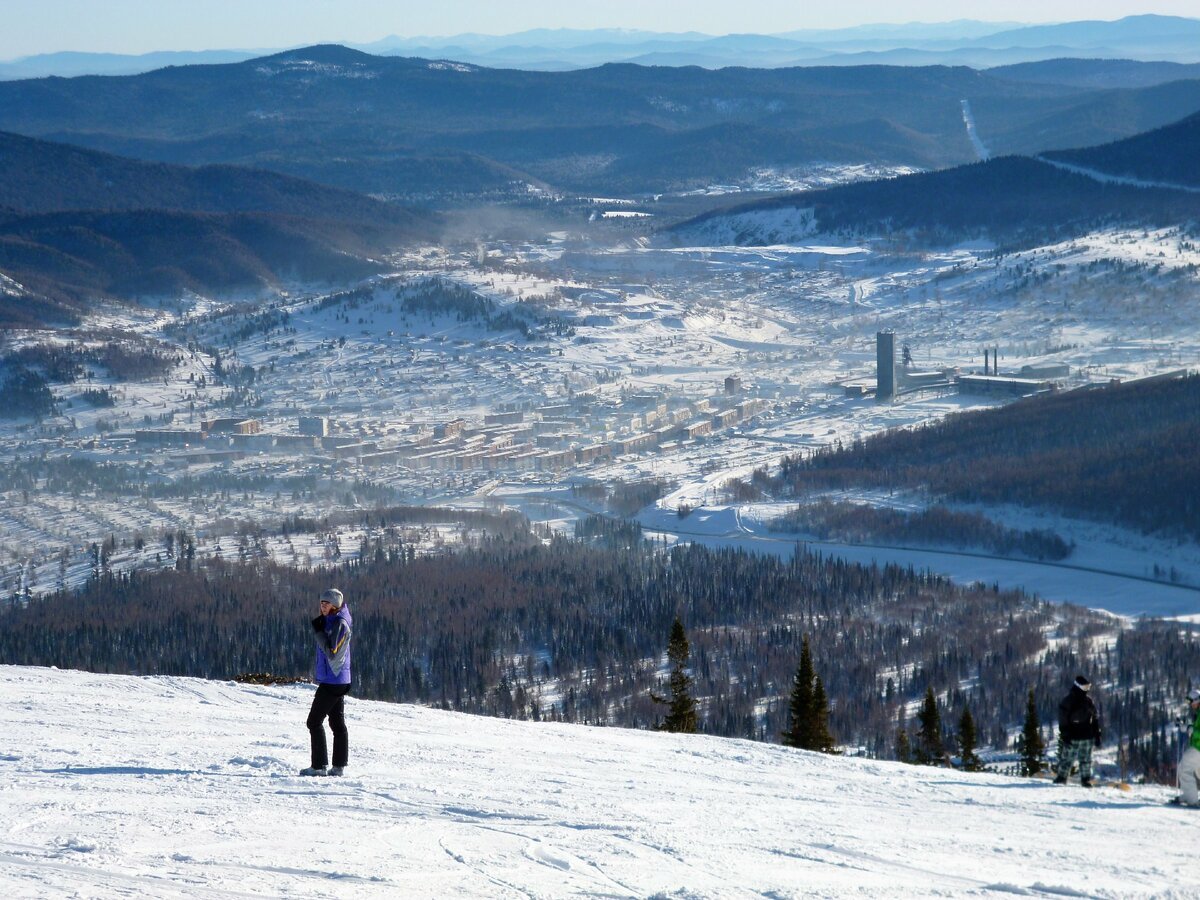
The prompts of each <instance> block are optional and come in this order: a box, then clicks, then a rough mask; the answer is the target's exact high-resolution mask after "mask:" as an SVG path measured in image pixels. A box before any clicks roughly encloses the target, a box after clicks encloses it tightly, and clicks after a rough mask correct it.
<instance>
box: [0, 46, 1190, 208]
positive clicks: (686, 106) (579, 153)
mask: <svg viewBox="0 0 1200 900" xmlns="http://www.w3.org/2000/svg"><path fill="white" fill-rule="evenodd" d="M738 37H739V39H740V36H738ZM767 43H768V44H770V43H772V42H767ZM963 100H968V101H969V102H970V105H971V108H972V110H973V111H974V115H975V118H976V121H977V124H978V128H979V131H980V134H981V136H982V137H983V139H984V141H985V142H986V144H987V146H988V147H989V148H990V149H991V150H992V151H993V152H995V153H998V154H1003V153H1035V152H1040V151H1043V150H1046V149H1057V148H1067V147H1075V146H1084V145H1087V144H1092V143H1100V142H1103V141H1107V140H1113V139H1117V138H1123V137H1128V136H1130V135H1132V134H1135V133H1137V132H1138V131H1144V130H1147V129H1149V128H1153V127H1156V126H1159V125H1164V124H1167V123H1168V122H1170V121H1173V120H1175V119H1178V118H1181V117H1182V116H1184V115H1187V114H1189V113H1192V112H1197V111H1200V81H1181V82H1173V83H1171V84H1167V85H1158V86H1154V87H1148V88H1138V89H1127V90H1119V91H1118V90H1089V89H1083V88H1078V87H1073V86H1064V85H1054V84H1042V83H1036V82H1022V81H1014V80H1010V79H1004V78H999V77H996V76H993V75H990V74H988V73H987V72H978V71H975V70H973V69H970V68H967V67H962V66H957V67H949V66H928V67H921V68H905V67H886V66H851V67H838V66H825V67H807V68H788V69H764V68H754V69H750V68H727V69H721V70H719V71H709V70H706V69H699V68H653V67H645V66H636V65H632V64H628V63H621V64H610V65H604V66H600V67H597V68H591V69H583V70H579V71H574V72H558V73H554V72H526V71H518V70H514V69H495V68H483V67H479V66H473V65H464V64H461V63H458V62H453V61H447V60H433V59H416V58H404V57H380V56H372V55H370V54H367V53H363V52H361V51H359V50H355V49H352V48H346V47H340V46H336V45H318V46H315V47H305V48H299V49H295V50H287V51H283V52H280V53H277V54H273V55H271V56H266V57H259V58H257V59H252V60H246V61H244V62H240V63H232V64H229V65H213V66H209V65H205V66H185V67H178V68H170V69H161V70H158V71H155V72H150V73H146V74H143V75H136V76H127V77H112V78H76V79H65V80H64V79H34V80H28V81H18V82H0V129H3V130H8V131H10V132H17V133H20V134H24V135H28V136H31V137H39V138H52V139H54V140H59V141H64V142H67V143H71V144H76V145H80V146H86V147H89V148H93V149H98V150H105V151H108V152H111V153H117V154H120V155H122V156H128V157H135V158H139V159H145V160H157V161H161V162H170V163H182V164H187V165H204V164H236V165H241V166H252V167H256V168H263V169H270V170H272V171H276V172H283V173H286V174H290V175H294V176H298V177H302V178H306V179H309V180H319V181H322V182H323V183H326V184H329V185H336V186H338V187H342V188H348V189H351V190H354V191H357V192H360V193H365V192H370V193H372V194H377V195H380V196H383V197H389V198H400V199H407V200H412V201H416V202H429V198H436V197H438V196H442V197H453V198H464V197H469V196H471V195H488V194H495V193H502V192H508V193H509V194H511V195H512V196H514V197H521V196H527V192H528V187H529V186H531V185H532V186H536V187H544V188H549V189H557V190H560V191H567V192H586V193H588V194H600V195H606V194H607V193H608V192H610V191H614V192H621V193H623V194H627V195H628V194H639V193H640V194H649V193H664V192H675V191H690V190H694V189H697V188H705V187H707V186H709V185H712V184H718V183H719V184H728V183H731V182H734V181H737V180H739V179H745V178H746V177H747V176H748V173H749V172H750V171H751V170H753V169H755V168H760V167H764V166H770V167H777V168H793V167H804V166H811V165H818V164H819V165H830V164H832V165H859V164H863V163H870V164H881V165H902V166H908V167H912V168H942V167H945V166H950V165H955V164H959V163H964V162H967V161H969V160H971V159H973V158H975V151H974V149H973V147H972V144H971V142H970V141H969V140H968V137H967V134H966V131H965V129H964V126H963V119H962V102H963ZM881 123H886V125H881ZM881 128H882V129H883V132H884V133H885V134H884V137H883V139H881V140H876V138H877V137H878V136H879V135H880V133H881Z"/></svg>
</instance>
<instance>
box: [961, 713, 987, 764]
mask: <svg viewBox="0 0 1200 900" xmlns="http://www.w3.org/2000/svg"><path fill="white" fill-rule="evenodd" d="M977 743H978V737H977V735H976V733H975V719H974V717H973V716H972V715H971V708H970V707H969V706H964V707H963V713H962V718H961V719H959V720H958V754H959V759H961V760H962V768H963V771H964V772H982V771H983V760H981V759H980V758H979V757H978V756H977V755H976V753H975V747H976V745H977Z"/></svg>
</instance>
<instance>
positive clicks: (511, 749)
mask: <svg viewBox="0 0 1200 900" xmlns="http://www.w3.org/2000/svg"><path fill="white" fill-rule="evenodd" d="M310 692H311V687H304V686H294V687H272V688H260V687H248V686H242V685H236V684H232V683H227V682H207V681H199V680H193V679H184V678H131V677H120V676H104V675H91V674H84V673H79V672H66V671H58V670H47V669H33V668H16V667H11V666H0V733H2V734H4V736H5V741H4V745H3V747H2V748H0V884H3V885H5V886H6V888H7V890H6V892H5V893H6V896H17V897H61V896H87V897H118V896H122V897H123V896H150V897H178V896H188V897H224V896H239V897H257V896H270V897H282V896H302V897H355V898H366V897H400V896H403V897H446V896H476V897H557V896H591V897H646V896H661V897H688V898H694V897H751V896H767V897H799V896H805V897H815V896H820V897H848V896H892V897H895V896H904V897H908V896H977V897H978V896H1009V895H1012V894H1014V893H1015V894H1029V895H1035V896H1044V895H1047V894H1050V895H1056V896H1059V895H1067V896H1096V897H1136V896H1159V897H1194V896H1198V895H1200V888H1198V887H1197V882H1196V879H1195V872H1194V845H1195V838H1196V836H1197V834H1200V814H1196V813H1193V812H1192V811H1190V810H1182V809H1177V808H1168V807H1164V806H1163V805H1162V801H1163V800H1164V799H1165V798H1166V797H1167V796H1168V794H1169V792H1168V791H1167V790H1166V789H1162V788H1137V789H1135V790H1134V791H1132V792H1129V793H1123V792H1121V791H1118V790H1115V789H1112V788H1100V789H1096V790H1093V791H1092V792H1085V791H1084V790H1083V789H1081V788H1077V787H1070V788H1056V787H1053V786H1051V785H1049V784H1048V783H1045V782H1038V781H1032V780H1022V779H1012V778H1003V777H999V776H971V775H965V774H961V773H956V772H953V771H948V770H934V769H917V768H912V767H907V766H902V765H899V764H895V763H885V762H875V761H868V760H856V759H843V758H834V757H826V756H820V755H816V754H808V753H801V752H798V751H791V750H787V749H784V748H781V747H778V746H768V745H763V744H755V743H749V742H744V741H735V740H724V739H717V738H705V737H695V736H692V737H686V736H674V735H660V734H654V733H647V732H637V731H623V730H616V729H597V728H586V727H581V726H568V725H551V724H533V723H520V722H510V721H504V720H495V719H483V718H474V717H467V716H463V715H458V714H454V713H446V712H438V711H431V710H427V709H423V708H419V707H413V706H401V705H391V704H383V703H368V702H363V701H355V700H352V701H351V703H350V707H349V722H350V729H351V741H352V757H351V764H352V765H351V768H350V770H349V773H350V775H349V777H346V778H343V779H341V780H335V779H327V780H314V779H301V778H298V777H295V776H294V775H293V772H294V771H295V770H296V769H297V768H298V767H300V766H301V765H303V764H305V756H306V750H307V734H306V732H305V729H304V719H305V716H306V713H307V709H308V704H309V701H310V697H311V693H310Z"/></svg>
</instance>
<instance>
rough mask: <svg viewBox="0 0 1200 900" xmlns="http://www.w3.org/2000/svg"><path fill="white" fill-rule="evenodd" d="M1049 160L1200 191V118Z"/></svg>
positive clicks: (1051, 155) (1051, 156) (1055, 155)
mask: <svg viewBox="0 0 1200 900" xmlns="http://www.w3.org/2000/svg"><path fill="white" fill-rule="evenodd" d="M1046 156H1047V158H1049V159H1057V160H1061V161H1063V162H1066V163H1071V164H1073V165H1077V166H1083V167H1085V168H1088V169H1095V170H1096V171H1098V172H1104V173H1106V174H1108V175H1117V176H1122V177H1127V178H1136V179H1138V180H1141V181H1149V182H1163V183H1169V184H1183V185H1189V186H1192V187H1200V114H1197V115H1193V116H1188V117H1187V118H1186V119H1184V120H1183V121H1182V122H1176V123H1174V124H1172V125H1167V126H1165V127H1163V128H1157V129H1155V130H1154V131H1149V132H1146V133H1145V134H1139V135H1136V136H1134V137H1131V138H1127V139H1125V140H1123V141H1114V142H1113V143H1111V144H1104V145H1102V146H1099V147H1085V148H1082V149H1079V150H1061V151H1058V152H1054V153H1047V154H1046Z"/></svg>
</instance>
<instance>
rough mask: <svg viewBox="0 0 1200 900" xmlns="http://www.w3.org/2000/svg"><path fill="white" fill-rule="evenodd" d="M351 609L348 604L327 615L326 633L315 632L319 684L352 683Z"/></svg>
mask: <svg viewBox="0 0 1200 900" xmlns="http://www.w3.org/2000/svg"><path fill="white" fill-rule="evenodd" d="M350 626H351V621H350V609H349V607H347V606H346V604H344V603H343V604H342V608H341V609H339V610H338V611H337V612H336V613H330V614H329V615H327V616H326V617H325V631H324V633H319V632H313V637H314V638H315V639H316V642H317V684H349V683H350V636H351V630H350Z"/></svg>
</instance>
